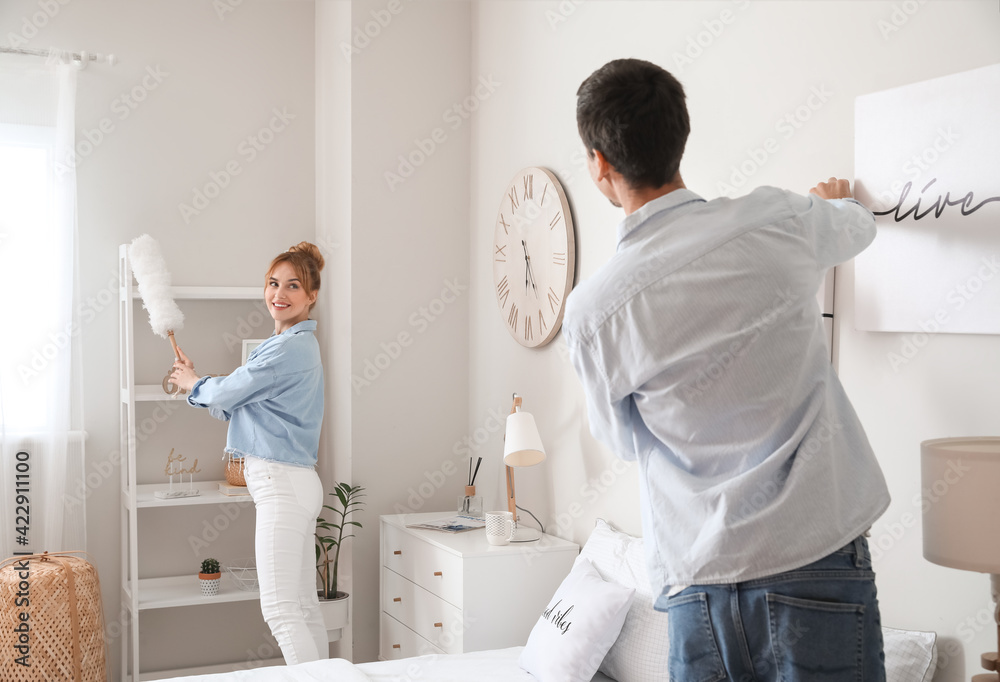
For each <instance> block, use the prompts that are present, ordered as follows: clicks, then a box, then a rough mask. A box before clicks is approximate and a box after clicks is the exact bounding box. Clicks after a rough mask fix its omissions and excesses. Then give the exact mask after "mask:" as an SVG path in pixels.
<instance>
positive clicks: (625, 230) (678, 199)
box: [618, 188, 705, 245]
mask: <svg viewBox="0 0 1000 682" xmlns="http://www.w3.org/2000/svg"><path fill="white" fill-rule="evenodd" d="M695 201H702V202H703V201H705V200H704V199H702V198H701V197H700V196H698V195H697V194H695V193H694V192H692V191H691V190H689V189H686V188H682V189H675V190H674V191H673V192H669V193H668V194H664V195H663V196H662V197H657V198H655V199H653V200H652V201H648V202H646V203H645V204H643V206H642V208H640V209H639V210H638V211H636V212H635V213H633V214H632V215H629V216H625V220H623V221H621V222H620V223H618V244H619V245H621V243H622V242H623V241H625V238H626V237H628V236H629V235H630V234H631V233H632V232H634V231H635V230H636V228H638V227H639V226H640V225H642V224H643V223H645V222H646V221H647V220H649V219H650V218H651V217H653V216H654V215H656V214H657V213H662V212H663V211H669V210H671V209H675V208H677V207H678V206H683V205H684V204H690V203H692V202H695Z"/></svg>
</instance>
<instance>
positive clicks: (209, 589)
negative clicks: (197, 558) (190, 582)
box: [198, 559, 222, 597]
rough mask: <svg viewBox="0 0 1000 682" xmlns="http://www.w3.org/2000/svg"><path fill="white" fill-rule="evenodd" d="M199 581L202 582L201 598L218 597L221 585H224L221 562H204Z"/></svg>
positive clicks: (208, 560) (213, 560)
mask: <svg viewBox="0 0 1000 682" xmlns="http://www.w3.org/2000/svg"><path fill="white" fill-rule="evenodd" d="M198 580H199V581H200V582H201V596H203V597H214V596H215V595H217V594H218V593H219V585H220V584H222V571H221V569H220V568H219V562H218V561H216V560H215V559H205V560H204V561H202V562H201V573H199V574H198Z"/></svg>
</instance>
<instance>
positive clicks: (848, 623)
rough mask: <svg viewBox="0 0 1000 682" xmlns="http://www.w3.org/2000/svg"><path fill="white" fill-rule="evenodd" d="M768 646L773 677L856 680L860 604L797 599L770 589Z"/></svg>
mask: <svg viewBox="0 0 1000 682" xmlns="http://www.w3.org/2000/svg"><path fill="white" fill-rule="evenodd" d="M767 611H768V618H769V620H770V635H771V651H772V652H773V654H774V661H775V664H776V665H777V672H778V676H777V678H778V680H781V682H797V681H798V680H810V681H814V682H849V681H850V682H855V681H856V682H861V681H862V678H863V672H862V671H863V665H862V661H863V654H864V614H865V607H864V606H863V605H862V604H849V603H844V602H827V601H815V600H812V599H799V598H796V597H787V596H785V595H781V594H774V593H772V592H769V593H768V594H767Z"/></svg>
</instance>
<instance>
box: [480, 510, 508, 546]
mask: <svg viewBox="0 0 1000 682" xmlns="http://www.w3.org/2000/svg"><path fill="white" fill-rule="evenodd" d="M514 531H515V526H514V515H513V514H511V513H510V512H509V511H488V512H486V540H487V541H488V542H489V543H490V544H491V545H506V544H507V543H509V542H510V541H511V540H513V539H514Z"/></svg>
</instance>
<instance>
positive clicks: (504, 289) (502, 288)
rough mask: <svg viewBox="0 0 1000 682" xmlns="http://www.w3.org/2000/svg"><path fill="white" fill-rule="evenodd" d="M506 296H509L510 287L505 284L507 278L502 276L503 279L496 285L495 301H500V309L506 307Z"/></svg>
mask: <svg viewBox="0 0 1000 682" xmlns="http://www.w3.org/2000/svg"><path fill="white" fill-rule="evenodd" d="M508 296H510V285H509V284H507V276H506V275H504V278H503V279H502V280H500V283H499V284H497V299H499V301H500V307H501V308H503V307H504V306H505V305H507V297H508Z"/></svg>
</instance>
